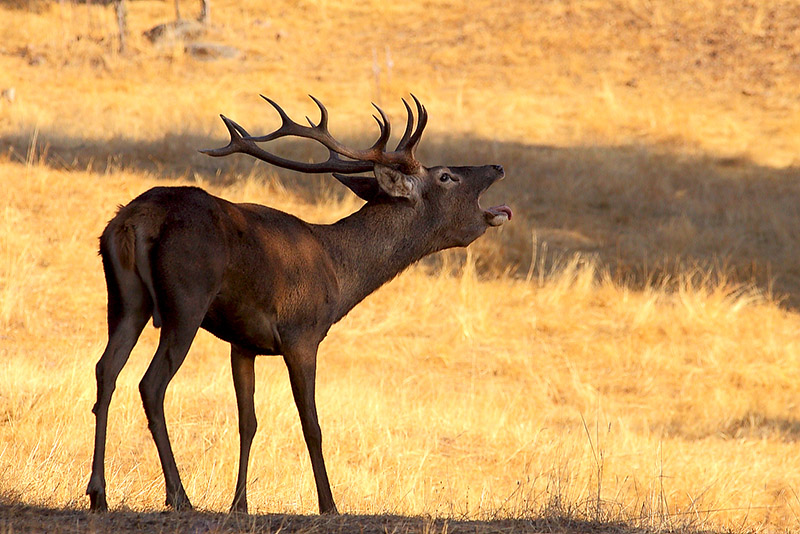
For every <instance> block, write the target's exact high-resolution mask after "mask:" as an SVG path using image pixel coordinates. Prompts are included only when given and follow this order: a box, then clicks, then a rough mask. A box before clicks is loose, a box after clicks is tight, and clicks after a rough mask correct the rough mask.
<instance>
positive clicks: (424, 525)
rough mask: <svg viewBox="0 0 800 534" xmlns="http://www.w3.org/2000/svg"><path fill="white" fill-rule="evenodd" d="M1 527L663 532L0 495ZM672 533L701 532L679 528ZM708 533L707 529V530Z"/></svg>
mask: <svg viewBox="0 0 800 534" xmlns="http://www.w3.org/2000/svg"><path fill="white" fill-rule="evenodd" d="M0 525H1V526H2V527H3V531H4V532H48V533H50V534H59V533H78V532H118V533H125V532H186V533H191V534H206V533H220V534H222V533H236V532H248V533H264V534H266V533H277V532H303V533H307V534H311V533H317V532H320V533H330V532H337V533H351V532H352V533H358V534H372V533H375V534H385V533H387V532H393V533H398V534H400V533H414V532H420V533H426V534H436V533H449V534H457V533H469V534H489V533H493V534H499V533H512V532H513V533H541V532H550V533H564V534H568V533H596V534H601V533H609V534H611V533H615V534H638V533H641V534H645V533H656V532H665V531H666V530H665V529H659V530H654V529H647V528H639V527H633V526H629V525H626V524H625V523H620V522H607V523H604V522H599V521H597V522H595V521H582V520H574V519H568V518H562V517H553V518H531V519H495V520H487V521H475V520H458V519H441V518H440V519H436V518H430V517H408V516H398V515H340V516H319V515H310V516H304V515H289V514H266V515H245V514H224V513H215V512H170V511H164V512H131V511H112V512H110V513H105V514H94V513H91V512H88V511H86V510H77V509H69V508H66V509H54V508H47V507H42V506H33V505H29V504H23V503H20V502H9V501H7V500H5V499H0ZM669 531H671V532H684V533H687V534H689V533H698V534H699V533H700V532H701V531H697V530H688V529H680V530H677V531H675V530H674V529H671V528H670V529H669ZM703 532H708V531H703Z"/></svg>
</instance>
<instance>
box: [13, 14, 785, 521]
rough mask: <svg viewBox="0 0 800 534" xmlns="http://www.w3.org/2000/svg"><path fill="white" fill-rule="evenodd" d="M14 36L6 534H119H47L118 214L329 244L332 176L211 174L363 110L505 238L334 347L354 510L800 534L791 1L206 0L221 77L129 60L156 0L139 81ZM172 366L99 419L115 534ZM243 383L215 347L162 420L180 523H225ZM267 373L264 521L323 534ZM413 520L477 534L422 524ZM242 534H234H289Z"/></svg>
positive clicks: (75, 50) (149, 471) (72, 487)
mask: <svg viewBox="0 0 800 534" xmlns="http://www.w3.org/2000/svg"><path fill="white" fill-rule="evenodd" d="M14 4H15V2H3V3H0V32H1V33H2V35H3V37H4V38H3V42H1V43H0V90H3V89H5V88H7V87H14V88H15V89H16V99H15V100H14V102H9V101H7V100H2V99H0V150H2V154H3V155H2V157H1V158H0V176H2V177H3V185H4V187H3V192H2V193H0V494H2V495H4V496H5V497H3V501H4V502H8V503H12V504H11V505H3V506H2V507H0V510H2V512H0V513H1V514H2V515H1V516H0V525H3V527H2V528H4V529H6V530H12V529H13V530H15V531H17V530H26V529H35V528H34V527H30V526H29V524H28V523H26V521H30V518H31V517H43V516H47V517H51V518H52V525H51V526H52V528H51V529H50V530H55V529H56V528H66V527H63V525H64V524H70V525H71V524H73V522H76V523H80V524H81V525H83V526H82V527H81V526H80V525H78V526H76V528H75V529H76V530H81V529H84V530H96V529H100V530H102V529H104V528H112V527H113V528H116V527H119V525H116V527H114V525H111V526H109V524H106V523H103V522H102V521H103V520H101V521H100V522H99V523H92V521H88V522H86V521H85V519H86V518H85V516H84V515H83V514H82V513H79V512H78V513H77V514H78V515H77V516H75V515H74V514H73V513H72V512H63V513H61V512H55V511H53V510H52V509H54V508H55V509H61V508H72V507H75V508H79V509H84V508H86V506H87V503H86V500H85V497H84V495H83V491H84V489H85V484H86V482H87V480H88V473H89V467H90V457H91V434H92V431H93V423H94V421H93V417H92V415H91V412H90V409H91V405H92V403H93V401H94V395H95V389H94V387H95V386H94V377H93V366H94V364H95V362H96V360H97V358H98V357H99V355H100V353H101V352H102V349H103V345H104V342H105V338H104V336H105V324H104V316H105V301H104V299H105V291H104V286H103V280H102V270H101V267H100V264H99V261H98V258H97V256H96V236H97V235H99V233H100V231H101V230H102V227H103V225H104V224H105V222H106V221H107V220H108V219H109V218H110V217H111V215H112V213H113V211H114V209H115V206H116V205H117V204H120V203H125V202H127V201H128V200H130V199H131V198H132V197H134V196H135V195H137V194H138V193H140V192H142V191H144V190H145V189H146V188H148V187H150V186H153V185H155V184H164V183H184V182H185V181H187V180H190V181H197V182H200V183H201V184H202V185H204V186H205V187H207V188H208V189H209V190H211V191H212V192H214V193H216V194H220V195H223V196H225V197H227V198H230V199H232V200H238V201H244V200H246V201H253V202H260V203H265V204H269V205H271V206H274V207H277V208H280V209H284V210H286V211H290V212H292V213H296V214H298V215H300V216H302V217H304V218H306V219H308V220H313V221H320V222H324V221H331V220H334V219H336V218H338V217H340V216H342V215H344V214H346V213H349V212H351V211H353V210H354V209H356V207H357V205H358V203H357V202H356V201H355V200H354V199H353V198H351V197H349V196H345V195H344V194H343V193H342V192H341V191H340V190H339V189H336V188H334V186H332V185H330V183H329V181H328V179H327V178H319V179H317V178H314V179H308V178H297V177H295V176H291V175H289V174H288V173H282V172H279V173H275V171H273V170H271V169H266V168H265V167H264V166H263V165H262V166H258V165H255V166H254V165H252V164H251V163H250V162H247V161H245V160H243V159H241V160H240V159H232V160H231V161H227V162H222V163H221V164H219V165H218V162H217V161H210V160H208V159H203V158H202V157H201V156H199V155H197V154H196V152H194V151H195V149H196V148H199V147H202V146H210V145H214V144H216V143H217V142H218V141H219V138H221V136H222V131H223V129H222V127H221V125H220V124H218V119H216V114H217V113H219V112H223V113H225V114H226V115H229V116H232V117H234V118H236V119H237V120H240V122H242V123H243V124H245V125H247V126H248V127H251V128H252V130H257V131H261V130H266V129H267V128H269V127H270V126H271V125H273V124H274V122H275V118H274V116H272V114H271V113H270V110H269V109H268V108H267V107H265V106H262V105H261V103H259V100H258V99H257V98H256V96H255V94H256V93H257V92H264V93H266V94H269V95H270V96H273V97H274V98H276V99H277V100H279V101H280V102H282V103H285V104H286V108H287V110H289V111H290V113H292V114H293V115H300V114H301V113H313V105H312V104H311V103H310V102H309V101H307V100H306V99H305V96H304V94H305V93H306V92H311V93H313V94H315V95H316V96H319V97H320V98H322V99H323V101H325V102H326V104H327V105H328V108H329V109H330V110H331V113H332V116H331V121H332V128H333V130H334V133H336V134H338V135H341V136H342V137H345V138H349V139H350V140H351V141H353V142H355V143H361V144H363V143H366V142H367V138H368V137H369V136H370V135H373V134H372V128H374V125H370V124H369V121H370V120H371V119H369V117H368V111H369V110H368V106H367V102H368V101H369V100H375V101H378V102H380V103H381V104H383V105H385V107H386V108H387V110H388V111H390V113H392V114H393V117H397V118H399V117H401V115H400V112H401V109H402V108H401V107H400V105H399V97H400V96H403V95H405V94H406V93H407V92H408V91H409V90H411V91H413V92H415V94H417V95H418V96H420V97H421V98H422V99H423V100H424V101H425V102H426V104H427V106H428V108H429V111H430V113H431V125H430V127H429V131H427V132H426V140H425V143H424V145H425V148H424V150H423V154H422V158H423V160H424V161H426V162H430V163H439V162H441V161H442V160H445V161H447V162H457V163H462V162H463V163H488V162H492V163H494V162H497V163H502V164H503V165H504V166H505V167H506V169H507V172H508V179H507V180H505V181H504V182H503V183H502V184H499V185H498V187H497V191H493V192H492V196H493V198H495V199H502V200H506V201H507V202H509V204H511V205H512V206H513V207H514V208H515V218H514V220H513V221H512V223H511V224H509V225H507V226H506V227H504V228H503V230H502V232H494V233H492V234H491V235H487V236H486V237H485V238H483V239H482V240H480V241H479V242H478V243H476V244H475V246H474V247H472V249H471V253H469V254H468V255H466V256H465V255H464V254H457V253H454V254H447V255H443V256H441V257H439V258H438V259H437V260H436V261H433V262H429V263H427V264H425V265H422V266H419V267H415V268H412V269H411V270H410V271H409V272H408V273H406V274H404V275H403V276H401V277H399V278H398V279H396V280H395V281H393V282H392V283H391V284H389V285H387V286H386V287H384V288H382V289H381V290H380V291H379V292H377V293H376V294H375V295H373V296H371V297H370V298H369V299H367V300H366V301H365V302H364V303H363V304H362V305H361V306H359V307H357V308H356V309H355V310H354V311H353V312H352V313H351V314H350V315H349V316H348V317H347V318H346V319H345V320H343V321H342V322H341V323H340V324H338V325H336V326H335V327H334V329H333V330H332V332H331V334H330V336H329V337H328V339H327V340H326V341H325V342H324V343H323V345H322V346H321V351H320V354H321V359H320V368H319V385H318V403H319V410H320V417H321V424H322V427H323V431H324V436H325V450H326V458H327V463H328V466H329V472H330V476H331V480H332V482H333V484H334V494H335V496H336V498H337V502H338V504H339V507H340V510H342V511H346V512H349V513H353V514H373V515H379V514H391V515H396V516H401V518H404V519H402V520H401V521H400V522H399V523H389V526H388V527H387V526H386V525H385V524H383V523H380V522H379V523H380V524H379V525H378V526H377V527H375V522H374V521H373V522H372V523H370V526H369V527H368V528H367V531H373V530H374V531H379V530H381V529H383V528H388V529H390V530H391V529H392V528H396V529H399V530H401V531H402V530H404V529H405V530H421V531H427V532H431V531H439V530H447V529H450V531H455V530H459V529H464V530H465V531H466V530H471V531H473V530H474V529H478V528H483V529H485V530H487V531H488V530H494V531H498V530H499V531H502V530H503V529H506V528H508V529H510V530H521V529H533V530H536V529H550V530H556V531H559V528H562V527H563V528H565V529H566V530H568V528H567V527H564V524H559V525H560V526H554V523H548V524H543V523H541V522H535V521H534V522H527V523H524V524H523V523H513V524H511V526H508V524H505V523H497V522H492V521H495V520H500V519H515V520H529V519H538V520H539V521H541V520H542V519H541V518H559V517H570V518H573V519H581V520H586V521H591V523H587V524H583V525H582V526H581V525H578V526H576V527H575V528H577V529H581V528H583V529H584V530H587V529H590V528H591V529H595V528H597V529H602V528H607V529H608V530H614V529H622V527H620V526H619V525H618V523H616V522H617V521H624V522H625V523H626V524H627V525H629V527H630V528H636V529H645V530H656V531H663V530H669V529H689V528H691V529H696V528H704V529H716V530H732V531H734V532H749V531H759V532H788V531H793V530H797V529H798V528H800V520H798V517H800V515H799V514H800V499H798V497H797V494H798V490H799V489H800V454H798V441H800V423H799V422H798V418H797V404H798V398H800V396H799V393H800V391H798V387H797V385H796V383H797V376H798V375H799V374H800V373H799V372H800V346H798V344H799V343H800V341H798V340H799V339H800V336H798V334H799V333H800V317H798V315H797V313H796V312H795V311H794V309H795V307H796V306H797V304H799V303H800V268H799V267H798V265H800V255H798V250H800V243H798V240H800V237H798V233H797V231H796V229H797V228H798V227H800V213H798V210H797V209H796V206H797V201H798V198H800V183H799V182H798V177H799V176H798V161H800V160H799V159H798V154H800V98H799V97H798V95H797V91H796V88H797V87H798V83H800V48H798V44H797V43H798V42H800V41H798V39H797V35H798V31H800V30H799V29H798V28H800V26H798V24H800V23H798V21H800V13H799V12H798V8H797V7H796V6H795V5H794V4H793V3H790V2H778V1H767V2H760V3H758V4H757V5H756V4H754V5H753V6H749V7H748V6H744V7H742V6H740V3H739V2H733V1H730V2H728V1H724V2H699V3H698V2H692V3H688V2H682V1H681V2H673V3H669V4H665V3H658V2H645V1H639V0H621V1H618V2H600V1H597V2H593V1H587V2H581V3H570V2H538V1H537V2H491V1H489V0H479V1H478V2H474V3H473V4H474V7H472V8H471V9H470V12H469V13H465V12H464V10H463V9H461V8H459V7H458V6H457V5H456V4H449V3H446V2H437V3H432V2H414V3H410V4H409V5H407V4H408V3H406V4H388V3H383V2H377V1H366V2H359V3H354V2H345V1H341V0H339V1H337V0H317V1H307V2H299V3H298V2H282V1H277V2H271V3H270V4H269V5H268V6H262V5H261V4H259V3H234V2H226V1H218V2H214V3H213V5H212V7H213V8H214V10H215V11H214V12H213V13H212V16H213V20H214V24H215V26H214V28H213V29H212V30H211V33H210V35H209V36H208V39H209V40H216V41H220V42H226V43H229V44H235V45H237V46H239V47H240V48H241V49H242V50H243V56H242V57H241V58H240V59H239V60H236V61H216V62H198V61H196V60H193V59H192V58H191V57H189V56H188V55H187V54H186V53H184V51H183V48H182V47H181V46H180V45H175V46H170V47H161V48H158V47H153V46H151V45H150V44H149V43H147V42H146V41H145V40H144V39H143V38H141V37H140V33H141V31H142V30H144V29H146V28H148V27H150V26H152V25H154V24H155V23H157V22H163V21H165V20H168V19H169V17H170V16H171V8H172V4H171V3H169V2H167V3H164V2H151V1H140V2H132V3H131V4H130V6H129V9H130V16H131V22H130V26H131V28H132V36H131V46H132V51H131V52H130V53H129V54H128V55H126V56H120V55H118V54H116V53H115V52H114V46H115V37H114V27H113V23H112V18H111V12H110V9H107V8H103V7H101V6H90V5H76V4H72V3H68V2H63V3H58V4H55V3H52V4H51V3H40V4H41V5H42V7H41V8H40V9H39V10H38V12H36V13H32V12H29V11H27V10H20V9H18V8H16V7H14ZM16 4H20V3H19V2H17V3H16ZM22 4H23V5H24V4H25V3H24V2H23V3H22ZM188 9H190V7H185V8H184V11H186V10H188ZM470 13H472V15H474V14H475V13H480V14H481V16H480V17H475V16H472V15H471V14H470ZM376 66H377V67H378V68H379V71H376V70H375V67H376ZM376 72H377V74H376ZM211 138H217V140H216V141H214V140H212V139H211ZM285 150H287V151H289V152H292V153H293V154H296V155H299V156H304V155H305V154H306V148H304V147H296V146H286V147H285ZM488 202H491V200H489V201H487V203H488ZM576 252H579V253H580V254H579V255H575V253H576ZM155 341H156V333H155V331H154V330H152V329H148V330H147V331H146V332H145V335H144V336H143V337H142V340H141V341H140V344H139V346H137V348H136V349H135V351H134V353H133V356H132V357H131V361H130V363H129V365H128V367H126V369H125V370H124V371H123V373H122V375H121V377H120V382H119V387H118V390H117V393H116V395H115V397H114V401H113V403H112V407H111V423H110V429H109V430H110V434H109V454H108V464H107V478H108V485H109V493H110V504H111V506H112V507H113V508H116V509H121V510H132V511H150V510H159V509H161V506H162V503H163V481H162V476H161V470H160V467H159V465H158V460H157V456H156V454H155V447H154V446H153V445H152V443H151V439H150V437H149V434H148V432H147V430H146V424H145V422H144V415H143V413H142V410H141V407H140V402H139V400H138V394H137V388H136V384H137V382H138V380H139V378H140V377H141V376H142V375H143V373H144V369H145V368H146V365H147V364H148V363H149V357H150V355H151V354H152V353H153V351H154V350H155ZM226 352H227V351H226V348H225V345H224V344H222V343H220V342H219V341H217V340H215V339H214V338H212V337H211V336H209V335H207V334H201V335H199V336H198V339H197V340H196V342H195V344H194V346H193V348H192V352H191V354H190V356H189V358H188V360H187V362H186V364H185V366H184V368H183V369H182V371H181V372H180V373H179V374H178V376H177V377H176V379H175V380H174V381H173V384H172V386H171V388H170V390H169V392H168V395H167V406H166V411H167V414H168V415H167V417H168V419H169V425H170V431H171V436H172V440H173V445H174V448H175V452H176V457H177V460H178V464H179V466H180V468H181V473H182V475H183V478H184V482H185V484H186V487H187V491H188V492H189V495H190V497H191V498H192V499H193V502H194V504H195V505H196V506H198V507H199V508H201V509H204V510H208V511H212V512H215V511H222V510H224V509H226V507H227V505H228V504H229V501H230V499H231V497H232V490H233V483H234V478H235V475H234V470H235V462H236V455H237V451H238V445H237V439H238V437H237V434H236V415H235V406H234V400H233V391H232V386H231V384H230V376H229V373H230V372H229V370H228V367H227V356H226ZM257 374H258V380H259V382H258V388H257V397H256V402H257V412H258V414H259V418H260V430H259V433H258V435H257V436H256V441H255V445H254V458H253V461H252V467H251V483H250V503H251V510H252V511H254V512H257V513H275V512H281V513H289V514H309V513H314V512H315V509H316V498H315V495H314V493H313V480H312V475H311V469H310V466H309V465H308V464H309V462H308V460H307V454H306V452H305V447H304V444H303V442H302V438H301V435H300V429H299V424H298V421H297V415H296V410H295V409H294V406H293V405H292V402H291V395H290V393H289V389H288V380H287V379H286V376H285V371H284V369H283V364H282V363H281V362H280V360H279V359H274V358H273V359H269V358H265V359H263V361H259V363H258V365H257ZM35 506H40V507H44V508H43V509H40V508H31V507H35ZM420 515H423V516H424V515H428V516H432V517H450V518H456V519H459V520H479V521H483V522H484V523H480V524H479V525H477V526H476V525H474V524H471V523H467V524H458V525H456V524H453V525H452V526H450V527H448V526H447V525H442V524H440V523H433V522H425V521H422V522H415V520H410V519H408V516H420ZM76 517H77V518H78V519H77V520H76ZM120 517H122V519H120V521H121V522H122V524H123V525H124V528H131V529H135V528H142V526H141V523H140V524H139V527H136V526H135V525H136V524H137V523H136V522H137V521H139V519H130V522H131V523H133V524H134V526H129V523H128V521H129V519H127V518H128V517H129V516H124V517H123V516H120ZM148 517H149V516H148ZM15 518H16V519H15ZM19 518H22V519H19ZM26 518H27V519H26ZM152 520H154V519H153V518H152V517H150V518H149V519H146V520H145V523H144V524H146V525H150V526H149V527H145V528H149V529H151V530H164V529H166V530H185V529H193V530H196V529H202V528H205V529H206V530H209V529H210V530H212V531H214V529H217V530H220V531H222V530H225V529H228V528H230V523H229V522H226V520H225V519H219V517H218V516H214V515H208V516H200V518H199V519H196V522H195V524H191V525H189V526H186V524H184V523H180V521H182V520H181V519H178V520H176V521H178V522H176V523H172V524H167V525H166V526H164V525H161V524H160V523H159V525H161V526H158V525H154V524H151V523H148V521H152ZM295 520H296V521H298V520H297V519H295ZM15 521H16V522H15ZM81 521H84V522H83V523H81ZM112 521H113V519H112ZM254 521H255V522H245V523H243V524H239V523H236V529H241V530H246V531H247V530H249V531H259V532H261V531H268V530H270V529H275V528H278V527H279V526H280V525H278V524H272V523H269V525H268V524H266V523H265V522H264V521H269V520H265V519H264V518H256V520H254ZM409 521H410V522H409ZM156 522H157V521H156ZM197 522H199V523H201V525H200V526H198V524H197ZM359 524H361V526H362V528H363V526H364V524H365V523H364V522H361V523H356V524H355V525H354V524H351V523H345V524H338V523H337V525H336V526H335V528H337V529H349V530H355V529H356V528H357V526H358V525H359ZM15 525H16V526H15ZM26 525H27V526H26ZM57 525H62V527H57ZM209 525H210V526H209ZM604 526H605V527H604ZM69 528H71V527H69ZM120 528H122V527H120ZM292 528H294V527H292ZM329 528H332V527H331V526H330V525H328V524H320V523H314V522H311V523H304V522H302V521H300V523H299V524H298V526H297V527H296V529H298V530H303V529H306V530H314V529H317V530H324V529H329Z"/></svg>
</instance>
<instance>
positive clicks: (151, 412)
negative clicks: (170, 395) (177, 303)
mask: <svg viewBox="0 0 800 534" xmlns="http://www.w3.org/2000/svg"><path fill="white" fill-rule="evenodd" d="M162 309H163V308H162ZM174 317H177V319H176V320H173V318H174ZM163 319H164V324H163V326H162V328H161V337H160V340H159V343H158V349H156V353H155V356H153V361H151V362H150V366H149V367H148V368H147V372H146V373H145V375H144V377H143V378H142V381H141V382H140V383H139V392H140V393H141V396H142V403H143V405H144V411H145V415H147V426H148V427H149V429H150V433H151V434H152V435H153V441H155V443H156V448H157V449H158V457H159V459H160V460H161V467H162V469H163V471H164V481H165V483H166V491H167V498H166V504H167V506H171V507H172V508H173V509H175V510H191V508H192V504H191V502H189V498H188V497H187V495H186V491H185V490H184V488H183V483H182V482H181V478H180V475H179V474H178V466H177V465H176V463H175V456H174V455H173V453H172V445H171V444H170V441H169V435H168V434H167V425H166V421H165V419H164V395H165V394H166V391H167V386H168V385H169V382H170V380H172V377H174V376H175V373H176V372H178V369H179V368H180V366H181V364H182V363H183V361H184V359H185V358H186V354H187V352H188V351H189V346H190V345H191V344H192V341H193V340H194V336H195V334H196V333H197V330H198V329H199V327H200V322H201V320H202V316H200V317H196V316H195V317H191V316H190V317H189V318H182V317H181V314H180V313H174V314H170V315H167V314H166V313H165V314H164V317H163Z"/></svg>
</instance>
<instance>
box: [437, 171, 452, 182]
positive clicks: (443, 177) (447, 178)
mask: <svg viewBox="0 0 800 534" xmlns="http://www.w3.org/2000/svg"><path fill="white" fill-rule="evenodd" d="M452 179H453V177H452V176H450V175H449V174H448V173H446V172H443V173H442V175H441V176H439V181H440V182H449V181H451V180H452Z"/></svg>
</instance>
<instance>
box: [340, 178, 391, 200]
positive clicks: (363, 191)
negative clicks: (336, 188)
mask: <svg viewBox="0 0 800 534" xmlns="http://www.w3.org/2000/svg"><path fill="white" fill-rule="evenodd" d="M333 177H334V178H336V179H337V180H339V181H340V182H341V183H343V184H344V185H346V186H347V187H348V189H350V191H352V192H353V193H355V194H356V195H358V197H359V198H361V199H363V200H366V201H367V202H369V201H370V200H372V199H373V198H375V197H376V196H378V193H380V192H381V188H380V186H379V185H378V181H377V180H375V178H373V177H372V176H351V175H349V174H339V173H338V172H335V173H333Z"/></svg>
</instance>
